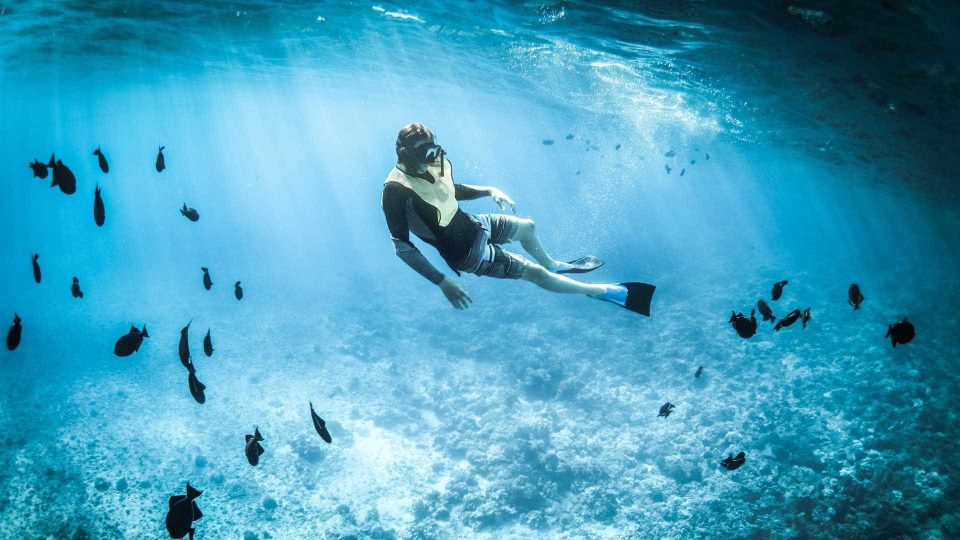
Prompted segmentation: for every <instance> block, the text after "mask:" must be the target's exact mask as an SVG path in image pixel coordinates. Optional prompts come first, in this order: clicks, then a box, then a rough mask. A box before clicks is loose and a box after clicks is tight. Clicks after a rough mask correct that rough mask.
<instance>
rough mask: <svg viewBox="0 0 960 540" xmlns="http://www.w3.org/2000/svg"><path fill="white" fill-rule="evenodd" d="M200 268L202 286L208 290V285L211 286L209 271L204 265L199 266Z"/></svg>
mask: <svg viewBox="0 0 960 540" xmlns="http://www.w3.org/2000/svg"><path fill="white" fill-rule="evenodd" d="M200 269H201V270H203V288H204V289H206V290H208V291H209V290H210V287H213V282H212V281H210V271H209V270H207V267H206V266H201V267H200Z"/></svg>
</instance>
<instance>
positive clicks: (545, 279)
mask: <svg viewBox="0 0 960 540" xmlns="http://www.w3.org/2000/svg"><path fill="white" fill-rule="evenodd" d="M521 279H523V280H524V281H529V282H530V283H533V284H534V285H536V286H538V287H540V288H541V289H546V290H548V291H552V292H557V293H564V294H585V295H587V296H589V297H591V298H599V297H601V296H603V295H604V294H605V293H606V292H607V290H608V289H609V288H610V287H613V286H612V285H606V284H603V283H582V282H580V281H577V280H575V279H570V278H568V277H567V276H563V275H560V274H554V273H553V272H551V271H549V270H547V269H546V268H544V267H543V266H540V265H539V264H528V265H527V266H526V267H525V268H524V270H523V275H522V276H521Z"/></svg>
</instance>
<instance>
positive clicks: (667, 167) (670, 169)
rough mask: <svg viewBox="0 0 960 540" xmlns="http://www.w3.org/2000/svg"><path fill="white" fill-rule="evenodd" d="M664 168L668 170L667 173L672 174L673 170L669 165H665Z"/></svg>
mask: <svg viewBox="0 0 960 540" xmlns="http://www.w3.org/2000/svg"><path fill="white" fill-rule="evenodd" d="M663 168H664V169H666V170H667V174H670V171H672V170H673V169H672V168H670V166H669V165H664V166H663Z"/></svg>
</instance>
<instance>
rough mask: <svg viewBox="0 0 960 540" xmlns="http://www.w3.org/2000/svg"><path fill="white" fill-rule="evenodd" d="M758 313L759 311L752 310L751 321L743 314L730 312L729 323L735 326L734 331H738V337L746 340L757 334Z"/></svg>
mask: <svg viewBox="0 0 960 540" xmlns="http://www.w3.org/2000/svg"><path fill="white" fill-rule="evenodd" d="M756 312H757V310H755V309H751V310H750V318H749V319H748V318H747V317H746V316H745V315H744V314H743V313H735V312H733V311H731V312H730V321H729V322H730V324H732V325H733V329H734V330H736V331H737V335H739V336H740V337H742V338H744V339H749V338H751V337H753V335H754V334H756V333H757V318H756V317H755V315H756Z"/></svg>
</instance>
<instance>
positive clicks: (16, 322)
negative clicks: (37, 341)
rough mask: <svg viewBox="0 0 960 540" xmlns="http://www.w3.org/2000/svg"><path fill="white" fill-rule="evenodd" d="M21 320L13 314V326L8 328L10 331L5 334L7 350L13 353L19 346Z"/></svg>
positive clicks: (21, 332) (21, 329) (21, 330)
mask: <svg viewBox="0 0 960 540" xmlns="http://www.w3.org/2000/svg"><path fill="white" fill-rule="evenodd" d="M22 320H23V319H21V318H20V316H19V315H17V314H16V313H14V314H13V325H11V326H10V331H9V332H7V350H8V351H13V350H16V348H17V347H19V346H20V337H21V336H22V335H23V326H21V324H20V322H21V321H22Z"/></svg>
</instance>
